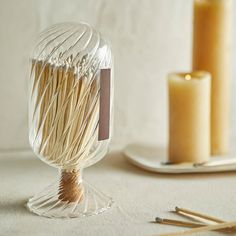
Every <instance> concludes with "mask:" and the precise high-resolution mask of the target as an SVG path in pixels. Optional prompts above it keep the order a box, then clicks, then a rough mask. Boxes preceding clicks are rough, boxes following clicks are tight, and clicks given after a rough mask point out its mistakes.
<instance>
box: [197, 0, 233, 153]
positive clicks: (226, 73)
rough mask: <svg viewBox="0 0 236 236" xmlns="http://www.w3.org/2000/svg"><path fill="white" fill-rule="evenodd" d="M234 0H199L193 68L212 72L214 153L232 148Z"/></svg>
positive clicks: (212, 144)
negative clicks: (231, 82) (230, 81)
mask: <svg viewBox="0 0 236 236" xmlns="http://www.w3.org/2000/svg"><path fill="white" fill-rule="evenodd" d="M231 4H232V1H231V0H195V3H194V31H193V32H194V34H193V70H206V71H209V72H210V73H211V75H212V92H211V153H212V154H213V155H221V154H225V153H228V151H229V78H230V51H231V48H230V38H231V36H230V28H231V25H230V24H231Z"/></svg>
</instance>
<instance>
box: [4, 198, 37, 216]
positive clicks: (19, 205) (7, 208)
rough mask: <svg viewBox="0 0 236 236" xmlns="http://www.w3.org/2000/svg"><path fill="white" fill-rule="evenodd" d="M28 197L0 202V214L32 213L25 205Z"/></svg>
mask: <svg viewBox="0 0 236 236" xmlns="http://www.w3.org/2000/svg"><path fill="white" fill-rule="evenodd" d="M27 200H28V199H14V201H9V202H0V215H1V214H3V215H5V214H6V213H7V214H11V213H13V214H16V212H17V213H18V214H20V215H21V216H22V215H33V214H32V213H31V212H30V211H29V210H28V209H27V207H26V203H27Z"/></svg>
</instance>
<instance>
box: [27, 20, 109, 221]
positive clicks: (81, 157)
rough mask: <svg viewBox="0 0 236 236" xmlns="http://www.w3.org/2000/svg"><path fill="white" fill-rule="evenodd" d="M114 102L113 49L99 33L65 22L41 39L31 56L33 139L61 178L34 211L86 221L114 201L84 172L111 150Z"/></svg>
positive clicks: (31, 204) (35, 201)
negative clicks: (84, 176) (86, 180)
mask: <svg viewBox="0 0 236 236" xmlns="http://www.w3.org/2000/svg"><path fill="white" fill-rule="evenodd" d="M112 101H113V81H112V55H111V49H110V47H109V45H108V43H107V42H106V41H105V40H104V38H103V37H102V36H101V35H100V33H99V32H97V31H96V30H95V29H93V28H92V27H90V26H89V25H87V24H84V23H61V24H57V25H53V26H51V27H49V28H48V29H46V30H44V31H43V32H42V33H41V34H40V35H39V37H38V41H37V42H36V45H35V48H34V51H33V54H32V56H31V74H30V82H29V140H30V144H31V147H32V149H33V151H34V153H35V154H36V155H37V156H38V157H39V158H40V159H41V160H42V161H44V162H46V163H47V164H49V165H51V166H53V167H56V168H58V169H59V173H60V174H59V178H58V179H57V180H56V181H55V182H54V183H50V185H49V186H48V187H47V188H45V189H44V190H43V191H42V192H40V193H38V194H36V195H35V196H34V197H32V198H31V199H29V201H28V204H27V206H28V208H29V209H30V210H31V211H32V212H34V213H36V214H38V215H43V216H47V217H80V216H86V215H92V214H98V213H100V212H102V211H104V210H106V209H108V208H109V207H110V206H111V204H112V199H111V198H110V197H107V196H106V195H104V194H103V193H101V192H100V191H98V190H97V189H96V188H94V187H92V186H91V185H89V184H88V183H86V182H85V181H83V179H82V173H83V170H84V168H86V167H88V166H90V165H92V164H94V163H96V162H97V161H99V160H100V159H101V158H102V157H104V155H105V154H106V153H107V151H108V145H109V142H110V138H111V123H112V104H113V102H112Z"/></svg>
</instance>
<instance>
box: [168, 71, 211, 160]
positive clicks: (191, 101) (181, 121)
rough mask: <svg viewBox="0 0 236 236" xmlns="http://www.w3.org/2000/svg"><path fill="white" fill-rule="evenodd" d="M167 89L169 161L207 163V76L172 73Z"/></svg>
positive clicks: (196, 73) (208, 85) (208, 108)
mask: <svg viewBox="0 0 236 236" xmlns="http://www.w3.org/2000/svg"><path fill="white" fill-rule="evenodd" d="M168 86H169V161H170V162H171V163H181V162H193V163H202V162H206V161H208V158H209V156H210V90H211V76H210V74H209V73H207V72H204V71H196V72H192V73H172V74H169V76H168Z"/></svg>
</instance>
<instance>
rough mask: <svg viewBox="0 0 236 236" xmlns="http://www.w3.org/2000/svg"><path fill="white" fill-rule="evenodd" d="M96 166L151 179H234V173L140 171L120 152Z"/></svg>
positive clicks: (235, 175)
mask: <svg viewBox="0 0 236 236" xmlns="http://www.w3.org/2000/svg"><path fill="white" fill-rule="evenodd" d="M98 165H103V167H107V168H108V169H110V170H116V171H121V172H130V173H132V174H136V175H139V176H140V175H143V176H146V177H151V178H169V179H173V178H174V179H206V178H214V179H215V178H222V177H226V176H227V177H232V176H233V177H236V172H235V171H232V172H221V173H194V174H164V173H163V174H160V173H154V172H150V171H147V170H144V169H141V168H139V167H137V166H135V165H133V164H131V163H130V162H129V161H128V160H127V159H126V157H125V155H124V154H123V153H122V151H113V152H111V153H109V154H108V155H107V156H106V157H105V158H104V159H103V160H102V161H101V162H100V163H98Z"/></svg>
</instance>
